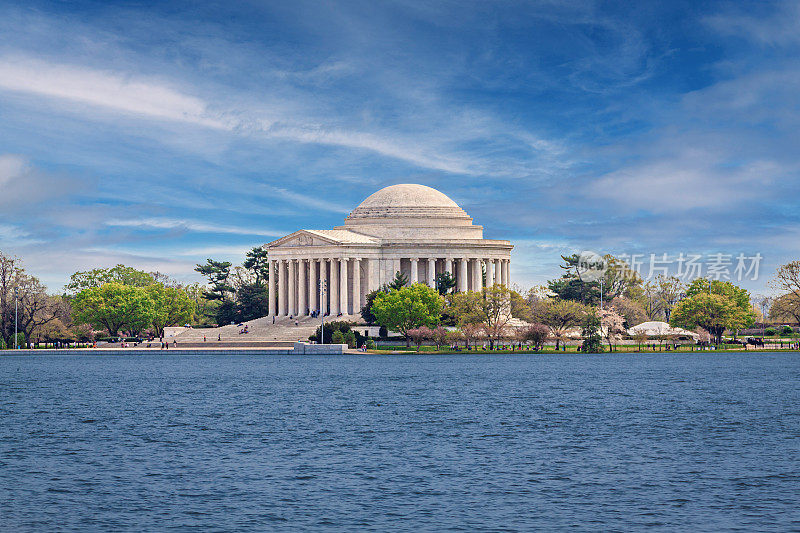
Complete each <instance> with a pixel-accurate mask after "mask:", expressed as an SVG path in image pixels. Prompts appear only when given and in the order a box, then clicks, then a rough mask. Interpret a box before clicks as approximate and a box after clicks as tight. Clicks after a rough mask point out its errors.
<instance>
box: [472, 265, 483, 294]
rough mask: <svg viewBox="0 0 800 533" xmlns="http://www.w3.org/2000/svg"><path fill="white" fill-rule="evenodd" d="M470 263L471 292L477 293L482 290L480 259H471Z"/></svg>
mask: <svg viewBox="0 0 800 533" xmlns="http://www.w3.org/2000/svg"><path fill="white" fill-rule="evenodd" d="M470 262H471V263H472V290H473V291H475V292H478V291H480V290H481V289H482V288H483V271H482V270H481V263H482V261H481V260H480V259H473V260H472V261H470Z"/></svg>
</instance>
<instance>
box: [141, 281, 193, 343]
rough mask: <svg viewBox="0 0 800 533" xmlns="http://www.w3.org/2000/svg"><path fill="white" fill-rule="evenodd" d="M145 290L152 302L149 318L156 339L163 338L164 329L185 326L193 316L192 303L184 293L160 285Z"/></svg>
mask: <svg viewBox="0 0 800 533" xmlns="http://www.w3.org/2000/svg"><path fill="white" fill-rule="evenodd" d="M146 289H147V295H148V297H149V298H150V300H151V301H152V312H151V313H150V316H151V325H152V326H153V330H154V332H155V334H156V337H163V336H164V328H166V327H170V326H179V325H182V324H185V323H187V322H189V321H190V320H191V319H192V317H193V316H194V305H195V304H194V301H193V300H192V299H191V298H190V297H189V295H188V294H186V292H185V291H183V290H181V289H178V288H175V287H165V286H164V285H162V284H160V283H156V284H153V285H150V286H149V287H147V288H146Z"/></svg>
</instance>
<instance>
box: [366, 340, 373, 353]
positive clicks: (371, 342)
mask: <svg viewBox="0 0 800 533" xmlns="http://www.w3.org/2000/svg"><path fill="white" fill-rule="evenodd" d="M374 349H375V341H373V340H372V339H367V350H374Z"/></svg>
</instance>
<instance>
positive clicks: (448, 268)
mask: <svg viewBox="0 0 800 533" xmlns="http://www.w3.org/2000/svg"><path fill="white" fill-rule="evenodd" d="M444 271H445V272H449V273H450V275H451V276H453V277H455V275H456V273H455V272H453V260H452V259H451V258H449V257H448V258H447V259H445V262H444Z"/></svg>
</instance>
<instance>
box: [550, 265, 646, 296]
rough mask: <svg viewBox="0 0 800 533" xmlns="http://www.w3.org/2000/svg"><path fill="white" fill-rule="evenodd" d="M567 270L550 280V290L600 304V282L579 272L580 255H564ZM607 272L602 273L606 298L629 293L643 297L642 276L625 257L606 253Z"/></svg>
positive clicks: (563, 267)
mask: <svg viewBox="0 0 800 533" xmlns="http://www.w3.org/2000/svg"><path fill="white" fill-rule="evenodd" d="M561 259H562V260H563V261H564V264H563V265H561V268H562V270H564V273H563V274H562V276H561V277H560V278H558V279H556V280H551V281H549V282H547V289H548V291H549V292H551V293H553V294H555V295H556V296H557V297H558V298H560V299H562V300H573V301H576V302H581V303H582V304H585V305H595V306H596V305H599V303H600V282H599V281H584V280H582V279H581V277H580V275H579V274H578V266H579V262H580V256H579V255H578V254H573V255H570V256H564V255H562V256H561ZM603 259H604V261H605V272H604V273H603V299H604V300H606V301H611V300H613V299H614V298H616V297H618V296H626V297H628V298H631V299H633V300H640V299H641V298H642V294H643V293H642V278H641V276H639V273H638V272H636V271H635V270H632V269H631V268H630V267H629V266H628V265H627V264H626V263H625V262H624V261H620V260H619V259H617V258H616V257H614V256H612V255H606V256H604V257H603Z"/></svg>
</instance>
